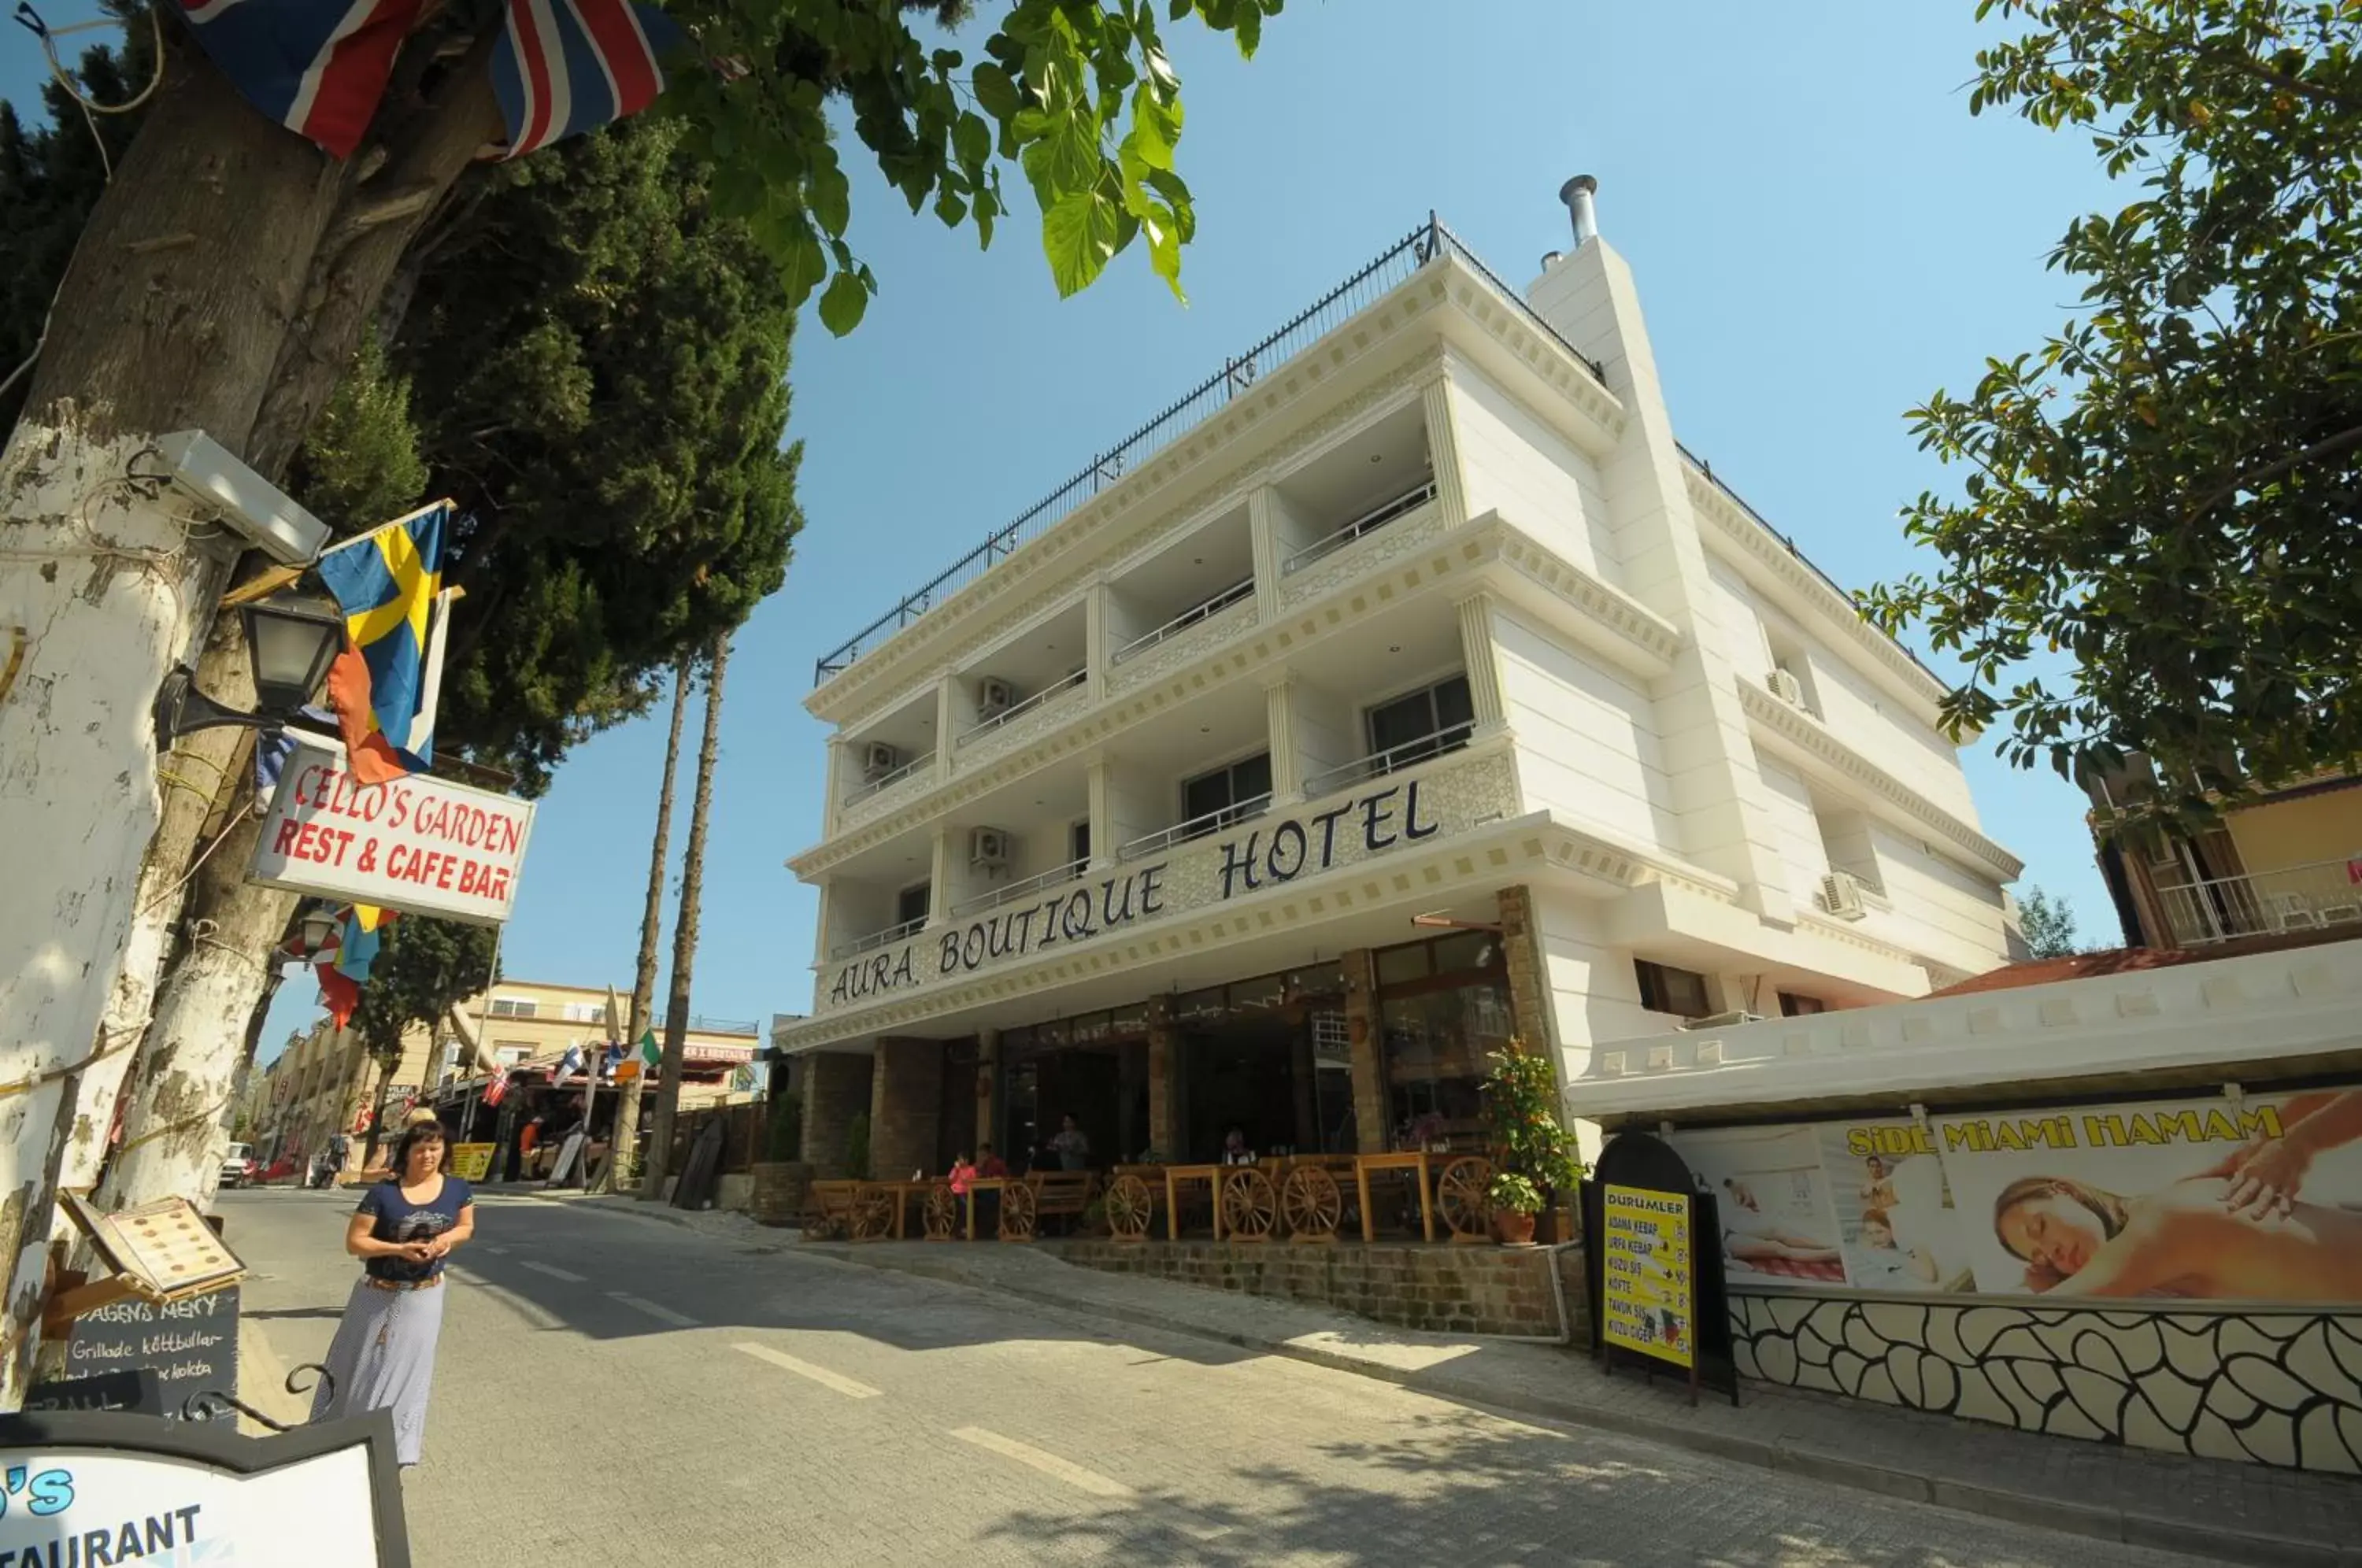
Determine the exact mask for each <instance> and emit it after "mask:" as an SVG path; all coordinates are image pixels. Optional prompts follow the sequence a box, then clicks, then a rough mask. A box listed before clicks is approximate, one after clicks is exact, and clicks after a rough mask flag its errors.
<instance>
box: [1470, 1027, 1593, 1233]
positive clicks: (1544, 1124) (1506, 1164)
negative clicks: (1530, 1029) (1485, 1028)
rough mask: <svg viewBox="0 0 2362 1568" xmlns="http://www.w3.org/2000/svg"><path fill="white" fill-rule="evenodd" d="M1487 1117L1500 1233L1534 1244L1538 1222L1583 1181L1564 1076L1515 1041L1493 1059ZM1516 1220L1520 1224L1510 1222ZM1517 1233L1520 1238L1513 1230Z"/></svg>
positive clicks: (1492, 1193) (1489, 1196)
mask: <svg viewBox="0 0 2362 1568" xmlns="http://www.w3.org/2000/svg"><path fill="white" fill-rule="evenodd" d="M1492 1063H1493V1067H1492V1071H1491V1072H1490V1073H1489V1074H1488V1075H1487V1076H1486V1077H1485V1121H1486V1122H1487V1124H1488V1126H1489V1129H1490V1132H1491V1134H1492V1143H1493V1171H1494V1176H1493V1183H1492V1186H1491V1187H1490V1188H1489V1189H1488V1190H1487V1192H1486V1194H1485V1196H1486V1198H1487V1199H1488V1200H1489V1201H1490V1202H1491V1204H1492V1206H1493V1213H1494V1217H1495V1227H1494V1234H1495V1235H1496V1236H1497V1237H1499V1238H1500V1240H1502V1241H1503V1242H1507V1243H1510V1244H1517V1243H1523V1242H1531V1241H1532V1240H1533V1234H1534V1218H1535V1216H1537V1215H1539V1214H1540V1213H1541V1212H1542V1210H1544V1209H1548V1208H1549V1207H1551V1204H1552V1203H1553V1202H1555V1201H1556V1200H1557V1199H1558V1198H1559V1197H1560V1196H1561V1195H1562V1194H1565V1193H1569V1192H1572V1191H1573V1190H1574V1187H1575V1184H1576V1183H1577V1182H1579V1181H1581V1180H1582V1179H1583V1161H1582V1160H1581V1158H1580V1157H1579V1156H1578V1155H1577V1154H1576V1153H1575V1144H1574V1134H1573V1133H1572V1132H1568V1131H1567V1130H1566V1128H1565V1126H1564V1125H1563V1124H1562V1123H1561V1122H1560V1121H1559V1119H1558V1108H1559V1098H1558V1074H1557V1073H1556V1072H1555V1071H1554V1070H1553V1069H1552V1068H1551V1064H1550V1061H1549V1059H1548V1058H1547V1057H1545V1056H1543V1055H1540V1054H1539V1053H1537V1052H1532V1051H1529V1050H1527V1049H1526V1046H1525V1043H1524V1042H1523V1041H1521V1040H1511V1041H1510V1042H1509V1043H1508V1044H1507V1046H1505V1047H1504V1048H1502V1049H1501V1050H1498V1051H1496V1052H1494V1053H1493V1054H1492ZM1511 1216H1515V1217H1516V1218H1515V1219H1514V1220H1512V1219H1510V1218H1509V1217H1511ZM1512 1229H1514V1231H1516V1232H1517V1233H1516V1234H1515V1235H1514V1236H1513V1235H1511V1234H1510V1233H1509V1231H1511V1230H1512Z"/></svg>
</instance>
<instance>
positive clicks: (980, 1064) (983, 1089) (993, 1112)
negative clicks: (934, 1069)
mask: <svg viewBox="0 0 2362 1568" xmlns="http://www.w3.org/2000/svg"><path fill="white" fill-rule="evenodd" d="M976 1082H977V1091H976V1143H977V1147H978V1148H981V1147H983V1146H984V1145H985V1144H987V1143H991V1142H992V1141H993V1140H994V1139H996V1138H998V1137H999V1136H1000V1031H999V1030H998V1029H979V1030H977V1032H976ZM999 1154H1000V1157H1001V1158H1002V1159H1007V1158H1008V1157H1009V1151H1008V1150H1006V1149H1002V1150H1000V1151H999Z"/></svg>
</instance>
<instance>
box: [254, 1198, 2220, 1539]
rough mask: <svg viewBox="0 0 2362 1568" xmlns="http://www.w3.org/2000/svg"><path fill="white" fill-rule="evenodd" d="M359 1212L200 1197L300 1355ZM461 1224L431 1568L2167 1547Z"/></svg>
mask: <svg viewBox="0 0 2362 1568" xmlns="http://www.w3.org/2000/svg"><path fill="white" fill-rule="evenodd" d="M349 1208H350V1202H349V1199H348V1198H339V1197H333V1196H331V1195H328V1194H318V1193H298V1192H281V1191H265V1192H259V1193H237V1194H224V1195H223V1198H222V1209H223V1210H224V1212H225V1214H226V1217H227V1219H228V1222H229V1225H230V1227H231V1228H230V1231H229V1234H230V1236H231V1238H232V1240H233V1241H234V1242H236V1243H237V1245H238V1247H239V1249H240V1251H241V1253H243V1254H244V1256H245V1257H246V1258H247V1259H248V1262H249V1264H251V1266H252V1267H253V1268H254V1269H255V1270H256V1271H257V1274H258V1277H257V1278H256V1279H255V1280H254V1281H253V1283H252V1284H250V1285H249V1286H248V1291H247V1311H248V1318H249V1320H251V1321H253V1322H255V1323H256V1324H258V1325H259V1326H260V1327H261V1328H262V1330H263V1331H265V1333H266V1334H267V1336H268V1339H269V1341H270V1347H271V1349H272V1350H273V1351H274V1352H275V1353H277V1355H278V1356H279V1358H280V1359H281V1360H282V1361H284V1362H286V1363H287V1364H295V1363H298V1362H302V1361H311V1360H316V1359H318V1358H319V1357H320V1356H321V1354H322V1353H324V1352H325V1351H326V1348H327V1343H328V1338H329V1336H330V1334H331V1333H332V1332H333V1331H334V1329H335V1319H336V1314H337V1310H338V1309H339V1308H340V1307H341V1305H342V1302H343V1300H344V1297H345V1293H346V1291H347V1289H348V1286H349V1282H350V1279H351V1276H352V1275H351V1271H352V1268H353V1265H352V1264H350V1262H349V1261H348V1260H347V1259H346V1258H345V1257H344V1256H343V1255H342V1253H341V1251H340V1249H339V1247H338V1236H339V1233H340V1231H341V1228H342V1226H343V1223H344V1217H345V1215H346V1213H347V1211H348V1209H349ZM477 1236H478V1241H477V1244H476V1245H475V1246H474V1247H473V1248H471V1249H470V1250H469V1251H468V1252H467V1253H464V1254H462V1255H463V1257H464V1260H465V1261H464V1264H463V1265H462V1266H460V1267H459V1268H458V1279H457V1283H456V1285H455V1286H454V1287H453V1290H452V1296H451V1298H450V1301H449V1303H448V1305H447V1309H446V1311H447V1316H446V1319H445V1323H444V1331H443V1345H442V1353H441V1359H440V1364H439V1367H438V1369H437V1372H436V1386H435V1397H434V1405H433V1408H432V1413H431V1415H430V1418H429V1420H428V1424H427V1431H426V1457H425V1463H424V1464H422V1465H421V1466H420V1467H419V1468H418V1469H417V1470H415V1471H414V1472H412V1473H411V1474H410V1475H409V1478H408V1482H407V1485H406V1488H405V1490H406V1494H407V1503H408V1511H409V1518H410V1521H411V1529H412V1531H413V1540H414V1549H415V1558H416V1561H417V1562H418V1563H419V1565H420V1568H443V1565H445V1564H452V1565H465V1568H504V1565H507V1564H535V1565H544V1564H561V1565H563V1568H596V1565H602V1564H609V1563H613V1564H618V1565H622V1564H630V1565H633V1568H646V1565H653V1564H666V1565H668V1568H669V1565H674V1564H696V1565H702V1564H739V1563H745V1564H795V1565H797V1568H827V1565H833V1564H840V1563H842V1564H846V1565H848V1568H850V1565H855V1564H858V1565H860V1568H900V1565H903V1564H911V1565H913V1568H918V1565H925V1568H938V1565H951V1564H957V1565H960V1568H969V1565H974V1568H988V1565H998V1564H1010V1565H1011V1568H1019V1565H1022V1568H1040V1565H1043V1564H1058V1563H1100V1562H1107V1563H1123V1564H1128V1565H1129V1564H1164V1563H1206V1564H1215V1565H1222V1568H1230V1565H1236V1568H1248V1565H1251V1564H1252V1565H1254V1568H1262V1565H1264V1564H1307V1565H1315V1564H1317V1565H1319V1568H1363V1565H1368V1568H1405V1565H1408V1564H1421V1563H1451V1564H1455V1565H1468V1568H1478V1565H1489V1564H1496V1563H1520V1562H1531V1563H1550V1564H1562V1563H1580V1564H1619V1565H1621V1564H1654V1563H1711V1564H1727V1565H1729V1568H1772V1565H1782V1568H1789V1565H1794V1568H1806V1565H1812V1568H1853V1565H1862V1568H1870V1565H1877V1568H2004V1565H2006V1568H2037V1565H2045V1564H2057V1565H2058V1568H2069V1565H2070V1564H2071V1565H2073V1568H2101V1565H2105V1564H2125V1563H2145V1564H2152V1563H2153V1564H2173V1563H2186V1562H2188V1560H2186V1559H2181V1558H2176V1557H2170V1556H2164V1555H2160V1554H2158V1553H2153V1552H2142V1551H2135V1550H2132V1549H2128V1548H2124V1547H2114V1546H2108V1545H2105V1544H2103V1543H2100V1542H2096V1541H2092V1540H2083V1539H2081V1538H2074V1537H2066V1536H2057V1535H2052V1534H2050V1533H2048V1532H2047V1531H2042V1530H2037V1529H2025V1528H2019V1527H2015V1526H2011V1525H2007V1524H2003V1523H2000V1522H1997V1521H1994V1520H1991V1519H1985V1518H1974V1517H1970V1516H1967V1515H1961V1514H1955V1513H1951V1512H1948V1511H1947V1510H1943V1509H1938V1508H1930V1507H1919V1506H1915V1505H1911V1504H1905V1503H1900V1502H1888V1501H1884V1500H1882V1499H1878V1498H1875V1497H1871V1496H1865V1495H1864V1494H1862V1493H1860V1492H1855V1491H1850V1490H1845V1489H1841V1488H1837V1487H1829V1486H1823V1485H1818V1484H1816V1483H1813V1482H1808V1481H1803V1480H1798V1479H1794V1478H1791V1477H1788V1476H1784V1475H1777V1474H1768V1473H1766V1472H1763V1471H1760V1470H1757V1469H1754V1468H1751V1467H1748V1466H1745V1465H1738V1464H1727V1463H1720V1462H1717V1461H1715V1460H1712V1459H1708V1458H1705V1457H1703V1456H1700V1455H1697V1454H1694V1453H1687V1452H1677V1451H1674V1450H1671V1449H1662V1448H1657V1447H1653V1446H1651V1445H1650V1444H1647V1443H1643V1442H1639V1441H1633V1440H1629V1439H1625V1438H1619V1437H1614V1436H1602V1435H1595V1434H1593V1433H1589V1432H1584V1431H1572V1430H1552V1429H1548V1428H1545V1427H1541V1426H1537V1425H1534V1424H1530V1423H1528V1422H1523V1421H1518V1420H1511V1419H1504V1418H1502V1417H1498V1416H1495V1415H1491V1414H1488V1413H1485V1412H1482V1411H1477V1410H1472V1409H1469V1408H1464V1407H1462V1406H1458V1405H1454V1404H1451V1403H1448V1402H1444V1401H1441V1400H1437V1399H1433V1398H1429V1397H1425V1396H1422V1395H1418V1394H1413V1393H1410V1392H1408V1391H1407V1390H1404V1389H1400V1388H1396V1387H1394V1386H1390V1385H1386V1384H1382V1383H1375V1382H1372V1381H1369V1380H1366V1379H1363V1378H1359V1377H1355V1376H1352V1375H1348V1374H1345V1373H1340V1372H1331V1371H1328V1370H1325V1369H1322V1368H1319V1367H1313V1366H1308V1365H1304V1364H1300V1363H1297V1362H1293V1361H1287V1360H1281V1359H1276V1358H1271V1357H1264V1356H1258V1355H1252V1354H1249V1353H1245V1352H1242V1351H1235V1350H1231V1349H1229V1348H1227V1347H1223V1346H1220V1345H1215V1344H1211V1343H1209V1342H1203V1341H1197V1340H1191V1339H1186V1338H1181V1337H1178V1336H1171V1337H1168V1336H1164V1335H1161V1334H1157V1333H1154V1332H1150V1331H1141V1330H1135V1329H1120V1328H1116V1327H1114V1326H1109V1327H1107V1329H1106V1330H1105V1331H1098V1330H1096V1329H1094V1328H1091V1327H1088V1326H1084V1325H1083V1320H1067V1321H1063V1322H1061V1321H1054V1320H1045V1317H1044V1315H1043V1314H1042V1313H1040V1312H1039V1311H1037V1310H1036V1309H1032V1308H1031V1307H1028V1306H1025V1305H1023V1304H1021V1303H1016V1302H1012V1301H1010V1300H1007V1299H1005V1298H997V1297H984V1296H979V1295H977V1294H974V1293H971V1292H968V1291H966V1290H962V1289H960V1288H957V1287H955V1286H944V1285H938V1284H935V1283H933V1282H931V1281H927V1280H921V1279H914V1278H911V1277H910V1276H907V1275H889V1274H884V1273H880V1272H877V1271H873V1270H870V1269H866V1268H861V1267H858V1266H854V1265H848V1264H837V1263H833V1262H830V1261H828V1260H825V1259H820V1258H813V1257H811V1256H798V1255H797V1254H796V1253H793V1252H791V1251H780V1250H778V1249H776V1248H775V1247H772V1246H769V1245H765V1246H760V1247H756V1246H746V1245H740V1244H736V1243H734V1242H726V1241H718V1240H714V1239H712V1238H710V1237H706V1236H701V1235H698V1234H695V1233H692V1232H690V1231H686V1230H682V1229H679V1228H677V1227H673V1226H669V1225H666V1224H664V1223H661V1222H659V1221H657V1220H650V1219H646V1218H641V1217H637V1216H633V1215H628V1214H613V1213H601V1212H598V1211H596V1210H586V1209H577V1208H572V1207H568V1206H566V1205H561V1204H556V1203H547V1202H543V1201H540V1200H537V1199H534V1198H492V1197H488V1198H485V1199H484V1200H483V1201H482V1202H481V1203H480V1205H479V1209H478V1221H477Z"/></svg>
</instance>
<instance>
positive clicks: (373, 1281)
mask: <svg viewBox="0 0 2362 1568" xmlns="http://www.w3.org/2000/svg"><path fill="white" fill-rule="evenodd" d="M361 1283H362V1284H363V1285H366V1286H369V1287H370V1289H371V1290H432V1289H434V1288H435V1287H436V1286H438V1285H440V1284H442V1283H443V1276H442V1275H439V1274H438V1275H434V1276H432V1277H431V1278H427V1279H380V1278H378V1277H377V1275H373V1274H370V1275H362V1276H361Z"/></svg>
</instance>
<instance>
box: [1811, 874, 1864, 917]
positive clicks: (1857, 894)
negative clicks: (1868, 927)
mask: <svg viewBox="0 0 2362 1568" xmlns="http://www.w3.org/2000/svg"><path fill="white" fill-rule="evenodd" d="M1821 907H1822V908H1823V909H1825V910H1827V911H1829V913H1831V914H1833V915H1835V916H1837V917H1838V919H1839V920H1860V918H1861V917H1862V916H1863V915H1865V914H1867V913H1869V912H1870V911H1869V910H1868V909H1867V908H1865V907H1864V906H1863V904H1862V901H1861V880H1860V878H1857V877H1856V876H1855V875H1854V874H1853V873H1852V872H1850V871H1832V872H1830V873H1829V874H1828V875H1827V876H1826V877H1824V878H1821Z"/></svg>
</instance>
